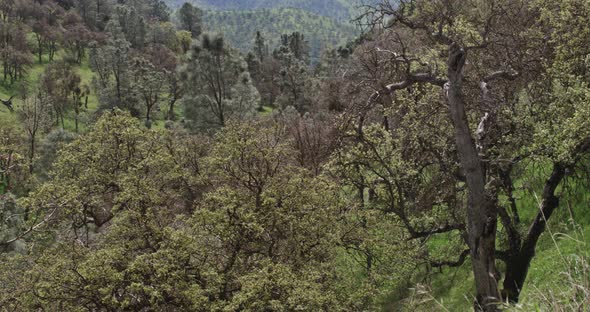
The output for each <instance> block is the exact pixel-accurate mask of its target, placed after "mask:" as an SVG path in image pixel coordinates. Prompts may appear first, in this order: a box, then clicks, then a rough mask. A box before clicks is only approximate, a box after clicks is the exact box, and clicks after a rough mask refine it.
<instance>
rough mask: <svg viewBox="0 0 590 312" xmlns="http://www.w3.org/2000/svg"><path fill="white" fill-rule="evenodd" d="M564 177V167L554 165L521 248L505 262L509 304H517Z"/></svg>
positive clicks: (556, 203) (505, 289) (505, 290)
mask: <svg viewBox="0 0 590 312" xmlns="http://www.w3.org/2000/svg"><path fill="white" fill-rule="evenodd" d="M564 176H565V167H564V166H563V165H561V164H559V163H557V164H554V165H553V172H552V173H551V176H550V177H549V179H548V180H547V181H546V182H545V187H544V188H543V200H542V202H541V207H539V212H538V213H537V216H536V217H535V220H534V221H533V223H532V224H531V226H530V228H529V230H528V233H527V236H526V238H525V239H524V242H523V244H522V247H521V248H520V250H518V251H517V252H516V253H512V254H511V255H510V257H509V259H508V261H507V262H506V277H505V278H504V285H503V286H504V289H503V290H502V293H503V295H504V296H505V297H506V299H508V300H509V301H510V302H513V303H516V302H518V299H519V295H520V292H521V290H522V287H523V286H524V281H525V280H526V277H527V274H528V271H529V268H530V266H531V261H532V260H533V257H534V256H535V249H536V246H537V242H538V240H539V237H540V236H541V234H543V232H545V228H546V226H547V220H549V218H550V217H551V215H552V214H553V211H554V210H555V208H557V207H558V206H559V198H558V197H557V196H555V190H556V189H557V186H558V185H559V183H561V181H562V180H563V178H564Z"/></svg>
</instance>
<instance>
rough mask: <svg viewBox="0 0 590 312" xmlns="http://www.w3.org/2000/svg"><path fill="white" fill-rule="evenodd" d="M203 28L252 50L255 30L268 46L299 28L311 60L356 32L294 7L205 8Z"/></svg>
mask: <svg viewBox="0 0 590 312" xmlns="http://www.w3.org/2000/svg"><path fill="white" fill-rule="evenodd" d="M205 28H206V30H208V31H212V32H218V33H223V34H224V35H225V37H226V38H227V39H228V40H229V42H231V44H232V45H233V46H234V47H236V48H238V49H240V50H242V51H244V52H246V51H250V50H251V49H252V46H253V44H254V38H255V36H256V31H260V32H262V34H263V36H264V37H265V38H266V39H267V42H268V43H269V46H270V47H271V48H273V47H276V46H277V45H278V43H279V39H280V36H281V34H286V33H292V32H295V31H298V32H300V33H302V34H304V35H305V38H306V40H308V41H309V45H310V48H311V57H312V59H318V58H319V57H320V56H321V51H322V50H323V49H324V48H327V47H337V46H338V45H342V44H345V43H346V42H347V41H350V40H353V39H354V38H356V37H357V36H358V34H359V32H358V30H357V29H356V28H355V27H354V26H353V25H351V24H348V23H340V22H337V21H335V20H334V19H331V18H328V17H324V16H320V15H317V14H313V13H310V12H307V11H304V10H301V9H293V8H280V9H259V10H251V11H238V10H235V11H207V12H206V14H205ZM271 50H272V49H271Z"/></svg>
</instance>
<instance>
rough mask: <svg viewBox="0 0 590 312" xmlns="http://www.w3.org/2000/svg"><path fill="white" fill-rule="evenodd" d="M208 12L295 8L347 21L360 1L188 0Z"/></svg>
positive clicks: (171, 1)
mask: <svg viewBox="0 0 590 312" xmlns="http://www.w3.org/2000/svg"><path fill="white" fill-rule="evenodd" d="M185 1H186V0H167V3H168V5H169V6H170V7H172V8H176V7H179V6H181V5H182V4H183V3H184V2H185ZM190 1H191V2H192V3H193V4H194V5H196V6H198V7H201V8H204V9H208V10H223V11H225V10H258V9H275V8H297V9H302V10H305V11H308V12H311V13H315V14H318V15H322V16H326V17H330V18H334V19H336V20H339V21H348V20H350V18H351V16H353V15H354V13H353V12H354V10H355V8H356V7H357V6H358V5H359V4H361V1H360V0H190Z"/></svg>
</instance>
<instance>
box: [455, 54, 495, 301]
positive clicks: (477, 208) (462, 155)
mask: <svg viewBox="0 0 590 312" xmlns="http://www.w3.org/2000/svg"><path fill="white" fill-rule="evenodd" d="M465 59H466V51H465V50H464V49H462V48H461V47H459V46H458V45H456V44H452V45H451V47H450V51H449V59H448V64H447V65H448V78H449V81H448V84H447V85H446V87H445V88H446V91H447V98H448V102H449V109H450V113H451V118H452V122H453V126H454V128H455V141H456V144H457V151H458V154H459V160H460V163H461V168H462V170H463V173H464V174H465V178H466V184H467V190H468V197H467V234H468V243H469V248H470V250H471V262H472V269H473V274H474V277H475V288H476V292H477V296H476V302H475V310H477V311H486V312H488V311H497V306H496V304H497V303H499V302H500V301H501V299H500V294H499V291H498V280H497V277H496V266H495V260H496V259H495V254H494V252H495V249H496V220H497V212H496V209H495V207H494V205H492V204H491V202H490V200H489V199H488V197H487V196H486V190H485V176H484V172H483V168H482V165H481V162H480V159H479V155H478V153H477V149H476V146H475V141H474V140H473V137H472V136H471V130H470V129H469V124H468V120H467V116H466V113H465V103H464V100H463V95H462V92H461V89H462V82H463V67H464V65H465Z"/></svg>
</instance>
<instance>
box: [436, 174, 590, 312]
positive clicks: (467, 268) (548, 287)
mask: <svg viewBox="0 0 590 312" xmlns="http://www.w3.org/2000/svg"><path fill="white" fill-rule="evenodd" d="M546 175H547V174H546V173H545V174H544V175H543V174H541V175H540V176H541V177H542V176H546ZM541 183H542V178H537V179H531V180H530V181H521V182H520V183H517V187H518V186H520V187H521V188H525V187H527V188H528V187H529V186H532V189H535V190H537V192H539V191H538V190H540V189H541V188H540V184H541ZM519 184H520V185H519ZM568 188H569V190H570V191H572V190H574V191H572V192H571V194H570V195H564V196H563V198H562V201H561V206H560V207H559V208H558V210H556V211H555V213H554V215H553V216H552V218H551V220H550V222H549V228H548V230H547V231H546V232H545V233H544V234H543V235H542V236H541V239H540V240H539V243H538V245H537V255H536V257H535V258H534V259H533V262H532V265H531V268H530V270H529V275H528V278H527V280H526V283H525V287H524V289H523V292H522V294H521V299H522V300H521V303H523V304H525V305H526V304H533V303H534V302H533V301H534V298H535V297H537V296H538V295H540V294H547V293H549V292H556V291H559V289H558V288H559V286H558V284H557V282H558V281H559V280H561V279H562V278H563V276H562V272H564V271H566V270H567V267H566V266H567V263H568V262H569V261H570V260H571V259H572V256H575V255H580V254H583V253H585V252H587V250H588V246H589V245H590V226H589V225H590V214H588V213H587V208H588V204H589V203H590V193H588V192H587V190H586V189H585V188H584V186H582V185H576V184H575V182H574V181H568ZM562 189H563V188H562ZM560 191H561V190H560ZM516 196H517V198H519V199H520V200H519V211H521V218H522V220H527V221H528V222H526V221H525V222H523V223H524V225H523V226H526V225H527V224H529V222H530V220H532V218H533V217H534V215H535V214H536V213H537V208H536V207H538V199H537V198H536V195H535V194H534V192H532V191H523V190H522V189H521V190H519V191H518V192H517V194H516ZM572 216H573V218H572ZM572 219H574V220H575V223H574V222H571V221H572ZM574 224H575V225H574ZM525 229H526V227H525ZM499 265H502V264H501V262H499ZM500 268H501V267H500ZM501 269H502V268H501ZM430 288H431V290H432V294H431V295H432V297H433V298H431V299H433V300H432V301H431V302H430V304H428V305H427V306H428V308H426V310H434V311H469V310H470V309H471V307H472V303H473V293H474V280H473V275H472V274H471V263H470V262H469V261H466V263H465V264H463V266H461V267H459V268H449V269H445V270H443V272H442V273H438V274H435V275H434V276H432V279H431V282H430ZM441 306H442V307H441ZM443 307H444V308H443Z"/></svg>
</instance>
